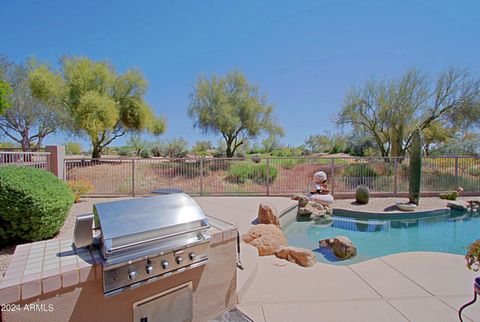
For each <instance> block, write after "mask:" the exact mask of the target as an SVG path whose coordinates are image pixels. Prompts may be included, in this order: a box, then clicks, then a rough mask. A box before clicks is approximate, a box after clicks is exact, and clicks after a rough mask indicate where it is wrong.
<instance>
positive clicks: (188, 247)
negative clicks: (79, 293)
mask: <svg viewBox="0 0 480 322" xmlns="http://www.w3.org/2000/svg"><path fill="white" fill-rule="evenodd" d="M93 212H94V220H95V226H96V227H97V228H99V229H100V235H99V237H98V244H99V247H100V252H101V254H102V257H103V263H102V264H103V290H104V294H105V295H113V294H116V293H117V292H121V291H123V290H126V289H128V288H130V287H135V286H138V285H140V284H142V283H146V282H151V281H154V280H156V279H158V278H162V277H167V276H170V275H172V274H175V273H179V272H183V271H185V270H187V269H191V268H195V267H198V266H200V265H204V264H206V263H207V262H208V254H207V249H208V246H209V242H210V236H209V234H208V232H207V230H208V228H209V227H210V225H209V223H208V220H207V218H206V216H205V214H204V213H203V211H202V210H201V209H200V207H199V206H198V205H197V203H196V202H195V201H194V200H193V199H192V198H190V197H189V196H188V195H186V194H184V193H176V194H169V195H162V196H155V197H147V198H140V199H131V200H122V201H114V202H105V203H97V204H95V205H94V210H93Z"/></svg>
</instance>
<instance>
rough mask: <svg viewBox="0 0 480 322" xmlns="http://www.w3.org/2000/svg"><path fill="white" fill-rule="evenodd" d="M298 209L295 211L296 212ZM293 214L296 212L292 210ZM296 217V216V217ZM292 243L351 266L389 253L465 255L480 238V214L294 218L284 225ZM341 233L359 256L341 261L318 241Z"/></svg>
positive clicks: (322, 258) (329, 260)
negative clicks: (351, 243)
mask: <svg viewBox="0 0 480 322" xmlns="http://www.w3.org/2000/svg"><path fill="white" fill-rule="evenodd" d="M296 211H297V209H296V208H294V209H292V210H291V212H295V213H296ZM290 215H292V213H290ZM292 217H295V216H292ZM283 231H284V233H285V236H286V237H287V240H288V244H289V245H291V246H297V247H302V248H307V249H311V250H313V251H314V252H315V254H316V256H317V259H318V261H320V262H324V263H330V264H335V265H349V264H354V263H359V262H362V261H365V260H368V259H371V258H375V257H381V256H385V255H390V254H395V253H402V252H414V251H428V252H442V253H453V254H460V255H465V253H466V249H465V248H466V247H467V246H468V245H469V244H470V243H472V242H473V241H475V240H477V239H480V214H478V213H476V212H474V213H470V212H460V211H444V212H441V213H440V214H436V215H430V216H428V215H425V214H423V215H418V217H417V216H415V215H413V216H412V215H410V216H408V217H404V218H402V219H399V218H395V217H392V216H390V218H389V219H379V216H378V215H375V214H372V215H365V214H362V215H360V214H359V216H356V215H350V216H345V215H341V216H339V215H334V216H333V217H332V220H329V221H325V220H320V221H303V222H302V221H297V220H296V219H293V220H290V221H289V222H288V223H286V224H285V225H284V226H283ZM337 235H343V236H347V237H348V238H350V239H351V240H352V242H353V243H354V244H355V246H356V247H357V256H355V257H353V258H351V259H348V260H344V261H341V260H338V259H337V258H336V257H335V256H334V255H333V254H332V252H331V250H330V249H328V248H319V247H318V241H319V240H321V239H325V238H333V237H335V236H337Z"/></svg>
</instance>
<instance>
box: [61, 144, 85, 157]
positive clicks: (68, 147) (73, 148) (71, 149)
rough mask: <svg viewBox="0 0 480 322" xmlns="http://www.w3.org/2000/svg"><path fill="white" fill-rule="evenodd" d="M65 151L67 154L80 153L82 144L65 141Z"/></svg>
mask: <svg viewBox="0 0 480 322" xmlns="http://www.w3.org/2000/svg"><path fill="white" fill-rule="evenodd" d="M65 153H66V154H67V155H76V154H81V153H82V146H81V145H80V144H79V143H75V142H67V143H65Z"/></svg>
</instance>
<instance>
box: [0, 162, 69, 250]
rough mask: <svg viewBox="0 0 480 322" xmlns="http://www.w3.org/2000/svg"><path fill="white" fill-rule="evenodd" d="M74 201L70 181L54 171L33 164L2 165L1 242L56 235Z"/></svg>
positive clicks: (0, 180)
mask: <svg viewBox="0 0 480 322" xmlns="http://www.w3.org/2000/svg"><path fill="white" fill-rule="evenodd" d="M74 200H75V196H74V194H73V192H72V191H71V190H70V188H69V187H68V186H67V184H66V183H64V182H63V181H61V180H59V179H58V178H57V177H55V176H54V175H53V174H52V173H50V172H47V171H44V170H40V169H35V168H29V167H16V166H6V167H1V168H0V245H6V244H11V243H18V242H25V241H37V240H42V239H45V238H49V237H52V236H54V235H55V234H56V233H57V232H58V231H59V230H60V228H61V227H62V225H63V223H64V221H65V218H66V217H67V215H68V211H69V209H70V207H71V206H72V204H73V201H74Z"/></svg>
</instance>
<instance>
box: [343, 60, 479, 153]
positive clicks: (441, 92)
mask: <svg viewBox="0 0 480 322" xmlns="http://www.w3.org/2000/svg"><path fill="white" fill-rule="evenodd" d="M479 116H480V78H479V77H476V76H472V75H471V74H470V73H469V72H468V71H467V70H464V69H458V68H454V67H450V68H448V69H447V70H445V71H443V72H441V73H440V74H438V75H437V76H436V77H429V76H428V75H427V74H425V73H422V72H421V71H419V70H418V69H410V70H408V71H407V72H406V73H404V74H403V75H402V76H401V77H400V78H399V79H393V80H380V81H376V80H373V79H372V80H369V81H367V82H366V83H365V85H364V86H361V87H356V88H352V89H351V90H350V91H349V92H348V93H347V95H346V97H345V103H344V105H343V107H342V110H341V111H340V113H339V115H338V120H337V122H338V124H350V125H352V127H353V128H354V129H355V130H357V131H364V132H366V133H368V134H369V135H371V136H372V138H373V139H374V140H375V143H376V145H377V148H378V149H379V150H380V152H381V155H382V156H383V157H388V156H404V155H405V154H406V151H407V150H408V149H409V147H410V145H411V142H412V138H413V135H414V133H415V131H416V130H420V131H423V130H424V129H426V128H429V127H431V126H432V123H433V122H435V121H439V122H442V124H448V125H450V126H459V125H461V126H463V127H464V128H465V127H470V126H473V125H478V120H479Z"/></svg>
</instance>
